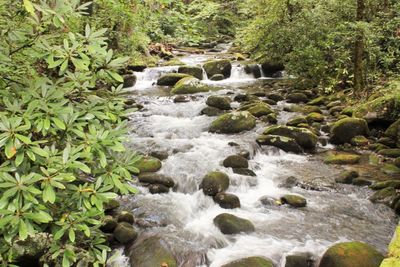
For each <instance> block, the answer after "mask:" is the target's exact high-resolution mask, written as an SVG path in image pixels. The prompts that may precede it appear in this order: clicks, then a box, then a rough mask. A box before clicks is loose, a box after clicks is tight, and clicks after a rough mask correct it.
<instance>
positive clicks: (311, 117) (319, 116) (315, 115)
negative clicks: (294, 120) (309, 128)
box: [306, 112, 325, 123]
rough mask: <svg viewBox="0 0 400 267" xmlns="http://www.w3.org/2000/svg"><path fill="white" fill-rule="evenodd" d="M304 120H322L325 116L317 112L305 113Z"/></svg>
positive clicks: (311, 121)
mask: <svg viewBox="0 0 400 267" xmlns="http://www.w3.org/2000/svg"><path fill="white" fill-rule="evenodd" d="M306 120H307V122H308V123H313V122H323V121H324V120H325V116H324V115H322V114H320V113H317V112H312V113H310V114H308V115H307V117H306Z"/></svg>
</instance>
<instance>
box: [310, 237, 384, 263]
mask: <svg viewBox="0 0 400 267" xmlns="http://www.w3.org/2000/svg"><path fill="white" fill-rule="evenodd" d="M383 258H384V257H383V255H382V254H381V253H380V252H379V251H377V250H376V249H375V248H374V247H372V246H370V245H368V244H365V243H362V242H345V243H339V244H336V245H334V246H332V247H330V248H329V249H328V250H327V251H326V252H325V253H324V255H323V256H322V258H321V261H320V263H319V265H318V266H319V267H379V265H380V264H381V262H382V261H383Z"/></svg>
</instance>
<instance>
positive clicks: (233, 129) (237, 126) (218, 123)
mask: <svg viewBox="0 0 400 267" xmlns="http://www.w3.org/2000/svg"><path fill="white" fill-rule="evenodd" d="M255 126H256V119H255V118H254V116H253V115H251V114H250V113H249V112H247V111H242V112H232V113H227V114H224V115H221V116H220V117H218V118H217V119H216V120H215V121H213V122H212V123H211V127H210V130H209V131H210V132H212V133H226V134H234V133H240V132H243V131H248V130H251V129H253V128H254V127H255Z"/></svg>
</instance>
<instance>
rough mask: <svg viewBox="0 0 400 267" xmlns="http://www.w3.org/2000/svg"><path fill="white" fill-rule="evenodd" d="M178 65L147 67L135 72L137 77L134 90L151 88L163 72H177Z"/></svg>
mask: <svg viewBox="0 0 400 267" xmlns="http://www.w3.org/2000/svg"><path fill="white" fill-rule="evenodd" d="M178 68H179V67H178V66H166V67H154V68H147V69H145V70H144V71H143V72H135V75H136V77H137V81H136V84H135V86H134V89H135V90H143V89H148V88H151V87H152V86H154V85H155V83H156V82H157V79H158V78H160V77H161V76H162V75H163V74H166V73H171V72H177V71H178Z"/></svg>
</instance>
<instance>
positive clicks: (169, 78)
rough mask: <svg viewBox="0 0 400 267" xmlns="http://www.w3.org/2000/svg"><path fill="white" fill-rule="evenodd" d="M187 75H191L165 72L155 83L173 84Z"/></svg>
mask: <svg viewBox="0 0 400 267" xmlns="http://www.w3.org/2000/svg"><path fill="white" fill-rule="evenodd" d="M187 77H192V76H190V75H188V74H183V73H167V74H164V75H163V76H161V77H160V78H159V79H158V80H157V85H166V86H174V85H175V84H176V83H177V82H179V81H180V80H182V79H183V78H187Z"/></svg>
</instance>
